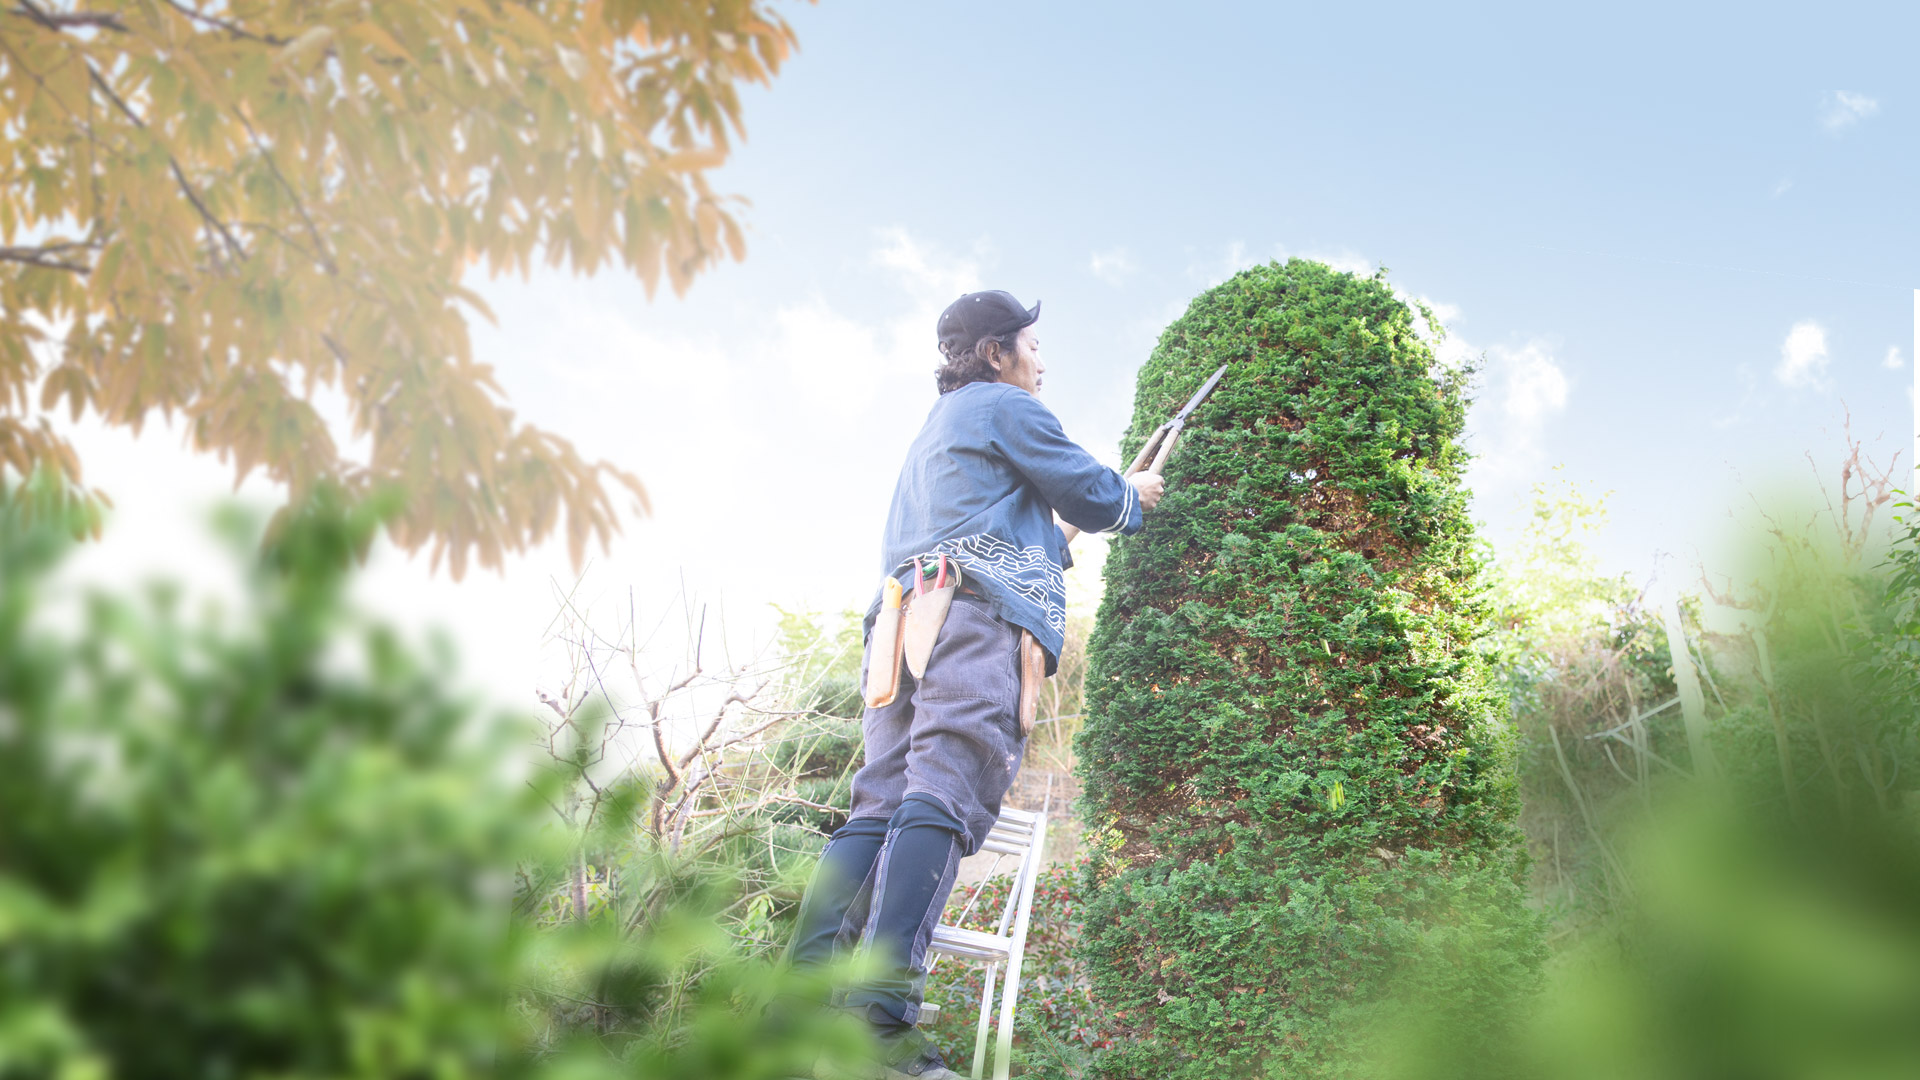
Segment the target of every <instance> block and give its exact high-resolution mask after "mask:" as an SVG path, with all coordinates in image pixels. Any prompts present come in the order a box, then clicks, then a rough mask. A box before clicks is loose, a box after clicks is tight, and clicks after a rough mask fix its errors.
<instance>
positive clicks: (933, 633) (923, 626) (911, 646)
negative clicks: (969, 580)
mask: <svg viewBox="0 0 1920 1080" xmlns="http://www.w3.org/2000/svg"><path fill="white" fill-rule="evenodd" d="M955 588H956V586H953V585H948V586H946V587H945V588H940V589H928V590H927V591H926V592H923V593H920V594H918V595H917V596H913V597H910V598H909V599H908V600H907V621H906V625H905V627H904V628H902V630H901V633H900V642H901V645H902V646H903V648H904V650H905V653H906V658H907V670H908V671H911V672H913V677H914V678H916V679H923V678H925V677H926V675H927V660H928V658H930V657H932V656H933V643H934V642H935V641H937V640H939V638H940V628H941V627H942V626H945V625H946V624H947V612H948V611H950V610H952V608H953V592H954V589H955Z"/></svg>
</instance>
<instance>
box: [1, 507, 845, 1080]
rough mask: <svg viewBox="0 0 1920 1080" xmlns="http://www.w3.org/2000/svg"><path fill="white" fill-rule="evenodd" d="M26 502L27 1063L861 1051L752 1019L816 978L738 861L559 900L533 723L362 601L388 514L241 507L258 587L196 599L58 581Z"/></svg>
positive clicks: (432, 1062)
mask: <svg viewBox="0 0 1920 1080" xmlns="http://www.w3.org/2000/svg"><path fill="white" fill-rule="evenodd" d="M0 496H4V497H0V1076H7V1077H14V1076H21V1077H28V1076H31V1077H39V1076H57V1077H72V1078H91V1077H127V1078H139V1077H169V1078H171V1077H254V1076H281V1077H322V1076H325V1077H415V1076H417V1077H426V1076H432V1077H437V1078H454V1077H462V1076H477V1075H487V1076H496V1075H498V1076H556V1077H558V1076H565V1077H602V1076H604V1077H612V1076H622V1077H631V1076H642V1077H685V1078H688V1080H692V1078H694V1077H701V1078H716V1080H717V1078H728V1080H770V1078H773V1077H779V1076H786V1075H791V1074H792V1073H794V1072H795V1071H804V1070H805V1068H806V1067H807V1066H808V1064H809V1063H811V1061H812V1060H813V1057H814V1055H815V1054H816V1053H818V1052H819V1051H820V1049H821V1048H822V1047H830V1046H834V1045H836V1044H844V1043H846V1042H847V1040H849V1039H851V1038H856V1037H857V1036H856V1035H854V1034H850V1033H849V1032H847V1031H845V1030H842V1029H832V1028H829V1027H828V1026H827V1024H826V1022H825V1018H824V1017H820V1016H817V1015H812V1014H805V1015H800V1016H796V1017H787V1018H784V1019H783V1020H782V1021H781V1022H780V1023H778V1024H771V1025H770V1024H765V1023H761V1022H760V1021H759V1020H758V1019H757V1017H758V1015H759V1012H760V1009H761V1007H762V1006H764V1005H765V1004H766V1003H767V1002H769V1001H771V1000H773V999H774V998H775V997H776V995H777V994H778V993H779V992H781V990H782V989H783V988H784V989H791V987H789V986H787V984H786V983H785V982H784V981H783V976H781V975H780V974H779V972H778V970H777V969H776V968H775V967H774V966H773V965H770V964H768V963H767V962H765V958H764V956H762V955H759V954H755V953H753V952H750V951H746V950H742V949H740V948H739V947H738V945H737V942H736V941H735V940H734V939H733V938H732V937H731V936H730V934H729V930H731V929H733V928H734V927H737V926H739V925H742V917H741V915H740V914H739V913H733V914H732V915H731V916H729V918H728V919H727V920H726V921H723V918H722V916H723V914H726V912H725V908H726V905H728V904H730V903H732V902H733V900H734V893H730V892H729V886H730V884H731V883H732V882H733V880H734V875H733V873H732V871H731V869H730V867H729V866H728V865H727V864H726V862H725V861H724V860H723V859H714V860H709V861H707V862H705V863H702V864H700V865H698V866H693V867H689V866H685V865H680V866H674V867H671V868H670V872H669V871H668V870H661V871H660V874H659V877H658V878H657V880H659V881H662V882H666V883H667V885H666V887H662V888H657V889H653V890H650V891H639V890H636V892H637V893H638V895H639V896H641V897H642V898H643V899H644V901H645V903H644V904H639V905H635V904H621V905H602V906H601V909H600V910H601V912H602V913H603V915H604V916H605V917H600V918H587V919H574V918H571V917H570V913H566V912H565V911H564V909H562V911H563V914H562V916H561V917H558V918H555V917H552V913H553V910H554V909H553V908H552V906H551V905H549V904H547V903H546V900H547V899H548V894H547V893H546V892H544V891H542V888H541V885H540V883H542V882H552V881H554V880H558V879H563V878H564V875H565V869H566V868H568V867H571V866H575V865H577V864H578V863H577V854H578V849H577V846H576V843H575V841H576V837H575V836H574V835H573V834H572V833H571V832H569V831H568V830H566V829H563V828H559V827H557V826H556V825H555V824H554V822H553V819H552V818H551V817H549V811H548V809H547V805H548V804H550V803H551V801H552V800H553V799H554V798H555V797H557V796H558V795H559V794H560V793H559V792H558V791H557V790H556V789H555V788H554V786H553V785H552V784H551V783H549V782H548V781H547V780H545V779H543V778H542V777H541V775H540V774H538V773H534V774H532V775H533V778H534V783H532V784H529V783H526V782H524V780H525V776H526V775H527V773H528V770H527V769H526V768H525V764H524V758H523V756H522V753H523V752H522V750H521V746H520V745H517V744H518V743H519V740H521V739H524V738H525V736H526V735H527V734H528V732H527V730H526V729H524V728H523V727H522V726H520V725H517V724H511V723H508V722H506V721H505V720H504V719H503V718H501V717H500V716H499V715H497V714H489V713H487V712H486V711H484V710H483V709H481V708H479V707H477V706H476V705H475V704H474V703H473V702H471V701H470V700H467V699H465V698H463V697H462V696H461V695H460V694H459V693H458V692H457V691H455V690H453V689H451V688H450V687H451V684H452V682H453V680H452V679H451V678H450V677H449V675H450V671H451V668H452V659H451V657H450V655H448V654H447V652H446V651H445V650H444V649H441V650H429V651H425V652H423V651H421V650H419V649H418V648H416V647H414V646H411V645H409V644H408V643H406V642H404V641H402V640H401V639H400V637H399V636H398V635H396V634H395V633H394V632H393V631H392V630H391V629H389V628H387V627H385V626H382V625H380V624H379V623H378V622H376V621H373V620H370V619H368V618H366V617H364V616H361V615H359V614H357V613H355V612H354V611H352V610H351V609H350V608H349V607H348V606H347V604H346V603H345V602H344V587H345V585H346V583H347V578H348V575H349V573H350V568H351V567H352V565H353V563H354V559H355V557H356V554H357V553H360V552H363V551H365V549H366V547H367V545H368V543H369V542H370V541H371V539H372V537H373V535H374V533H375V531H376V529H377V527H378V524H379V522H380V520H381V518H382V515H383V514H385V513H387V512H388V511H389V510H390V507H387V506H385V505H382V504H380V503H378V502H375V503H373V504H369V505H357V506H347V505H343V504H341V503H339V502H338V501H336V500H335V499H334V498H333V497H332V496H331V495H329V494H327V493H322V494H321V495H319V496H318V497H316V499H315V500H313V501H312V502H309V503H308V504H306V505H304V506H303V507H301V508H298V509H297V510H295V511H294V512H292V513H291V514H288V515H285V516H283V518H282V519H281V520H280V521H279V523H278V525H277V527H276V532H275V534H274V535H273V536H272V537H271V538H270V540H269V541H268V542H267V543H266V544H265V545H264V547H262V546H261V544H260V540H259V531H258V528H257V526H256V524H255V523H254V522H252V521H250V520H248V519H247V518H246V517H245V516H244V515H241V514H238V513H236V512H226V513H224V514H223V515H222V517H221V529H222V531H223V532H224V533H225V535H226V537H227V539H228V540H229V542H230V545H231V546H232V547H234V548H235V550H236V551H237V552H240V553H241V555H240V557H241V558H243V559H245V560H247V562H248V564H249V565H248V570H247V574H246V581H247V591H246V593H245V596H244V599H243V601H242V602H241V603H239V604H238V605H235V606H231V607H228V608H224V609H223V608H221V607H218V606H216V605H211V604H209V605H207V606H206V607H205V608H204V609H202V608H200V607H197V606H195V605H193V604H192V603H191V602H190V601H189V600H188V599H187V598H186V597H184V596H183V595H182V594H181V593H180V592H179V591H178V590H177V589H175V588H171V587H167V586H155V587H152V588H150V589H148V590H146V592H145V593H144V594H143V595H141V596H139V597H137V598H129V597H126V596H116V595H110V594H106V593H100V592H95V593H92V594H89V595H86V596H84V597H83V598H79V599H74V598H72V597H68V596H66V595H64V594H60V593H58V592H56V590H55V588H54V586H53V585H52V584H51V578H50V576H51V574H52V571H53V570H54V569H55V567H56V565H57V564H58V562H59V560H60V558H61V556H62V555H63V553H65V552H66V551H67V550H68V549H69V548H70V547H71V545H72V543H73V541H72V539H71V536H72V534H73V532H74V531H75V530H74V526H75V525H76V523H75V522H72V521H68V520H66V518H65V517H64V516H63V515H64V514H65V513H66V512H67V507H68V506H69V503H68V500H66V499H65V498H64V496H63V493H62V492H61V491H60V490H59V488H58V486H57V485H54V484H50V483H45V482H41V481H36V482H35V483H33V484H30V485H26V486H23V487H16V488H13V489H11V490H8V491H5V492H0ZM80 524H84V523H80ZM639 790H640V789H638V788H635V789H633V792H630V793H629V794H624V795H617V796H616V798H624V799H631V797H632V794H633V793H634V792H638V791H639ZM615 819H616V815H611V814H610V815H608V816H607V820H609V821H612V820H615ZM758 842H762V841H760V840H757V839H753V838H748V839H743V840H742V843H744V844H747V845H749V846H750V845H751V844H753V843H758ZM610 847H611V848H612V849H613V850H616V851H620V852H621V853H622V857H623V858H625V859H627V860H628V861H629V862H631V863H634V864H646V863H647V862H648V860H654V864H656V865H657V863H658V853H657V852H654V851H651V850H649V849H647V848H645V847H644V846H642V845H639V844H637V843H636V842H635V840H634V838H633V837H632V836H631V835H628V836H625V837H622V838H619V842H618V843H616V844H611V845H610ZM516 868H517V869H518V871H519V873H518V877H517V882H516V873H515V871H516ZM543 913H545V914H544V915H543ZM764 914H765V913H764V912H762V917H763V918H764ZM557 970H565V971H567V972H568V973H570V974H583V978H579V979H574V978H571V977H570V978H568V979H562V980H557V982H558V984H560V985H564V986H565V987H569V988H574V989H577V988H579V987H581V986H586V987H589V988H590V989H591V994H590V995H589V994H575V995H574V1000H571V1001H561V1000H560V999H558V998H555V997H554V996H553V994H552V991H553V990H554V989H555V986H556V979H555V977H554V973H555V972H556V971H557ZM610 1018H612V1019H617V1020H618V1024H617V1025H613V1024H609V1023H608V1021H609V1019H610Z"/></svg>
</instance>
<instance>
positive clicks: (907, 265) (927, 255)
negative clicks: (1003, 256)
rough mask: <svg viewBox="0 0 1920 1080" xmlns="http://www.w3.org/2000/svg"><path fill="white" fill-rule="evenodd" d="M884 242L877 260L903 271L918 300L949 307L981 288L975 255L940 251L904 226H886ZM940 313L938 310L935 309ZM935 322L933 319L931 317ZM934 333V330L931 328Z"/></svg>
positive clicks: (905, 283)
mask: <svg viewBox="0 0 1920 1080" xmlns="http://www.w3.org/2000/svg"><path fill="white" fill-rule="evenodd" d="M880 237H881V239H882V241H883V243H882V244H881V245H880V247H879V248H878V249H877V250H875V251H874V253H873V261H874V262H875V263H876V264H878V265H880V266H884V267H887V268H889V269H892V270H897V271H899V272H900V283H901V284H902V285H903V286H905V287H906V290H907V292H908V293H909V294H911V295H912V296H913V297H914V298H915V299H916V300H919V301H921V302H922V303H937V304H938V305H939V306H940V307H941V308H945V307H946V306H947V305H948V304H951V303H952V302H954V301H955V300H957V299H959V298H960V297H962V296H964V295H966V294H967V293H970V292H976V291H978V290H979V289H980V264H979V263H978V262H976V261H974V260H972V259H962V258H954V257H952V256H947V255H944V254H943V253H941V252H936V251H933V250H931V249H929V248H928V247H926V246H925V245H923V244H921V243H920V242H919V241H917V240H915V239H914V238H913V237H912V236H911V235H909V234H908V232H907V230H905V229H901V228H892V229H882V230H880ZM935 314H936V315H938V314H939V312H938V311H936V312H935ZM927 326H928V327H929V328H931V327H932V326H933V320H932V319H928V320H927ZM928 333H929V334H931V333H932V330H931V329H929V330H928Z"/></svg>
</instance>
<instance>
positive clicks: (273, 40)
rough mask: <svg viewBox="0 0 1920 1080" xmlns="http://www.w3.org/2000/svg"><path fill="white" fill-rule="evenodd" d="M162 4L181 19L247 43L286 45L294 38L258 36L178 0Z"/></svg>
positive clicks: (165, 0) (268, 35)
mask: <svg viewBox="0 0 1920 1080" xmlns="http://www.w3.org/2000/svg"><path fill="white" fill-rule="evenodd" d="M160 2H161V3H163V4H165V5H166V6H168V7H170V8H172V9H173V10H175V11H177V12H179V13H180V15H181V17H183V18H185V19H187V20H188V21H190V22H196V23H199V24H201V25H203V26H211V27H214V28H216V29H220V30H225V31H226V32H227V33H229V34H232V35H233V36H234V37H237V38H241V39H243V40H246V41H257V42H259V43H260V44H262V45H285V44H286V43H288V42H289V41H292V40H293V39H292V38H284V37H274V36H273V35H272V34H256V33H254V32H252V31H251V30H248V29H246V28H245V27H242V26H241V25H240V24H238V23H234V22H229V21H228V20H226V19H222V18H220V17H219V16H217V15H209V14H207V13H206V12H204V11H195V10H194V9H192V8H190V7H188V6H186V5H185V4H182V3H179V2H178V0H160Z"/></svg>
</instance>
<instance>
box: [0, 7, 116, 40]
mask: <svg viewBox="0 0 1920 1080" xmlns="http://www.w3.org/2000/svg"><path fill="white" fill-rule="evenodd" d="M7 14H9V15H24V16H26V17H27V18H28V19H30V20H32V21H33V22H36V23H38V24H40V25H41V26H43V27H45V28H46V29H48V30H52V31H53V32H54V33H59V32H61V31H63V30H89V29H91V30H117V31H119V32H121V33H126V30H127V24H126V23H123V22H121V21H120V16H119V15H117V14H115V13H113V12H111V11H41V10H40V9H39V8H37V7H34V6H33V3H32V0H20V6H19V7H17V8H13V9H11V10H9V11H8V12H7Z"/></svg>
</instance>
